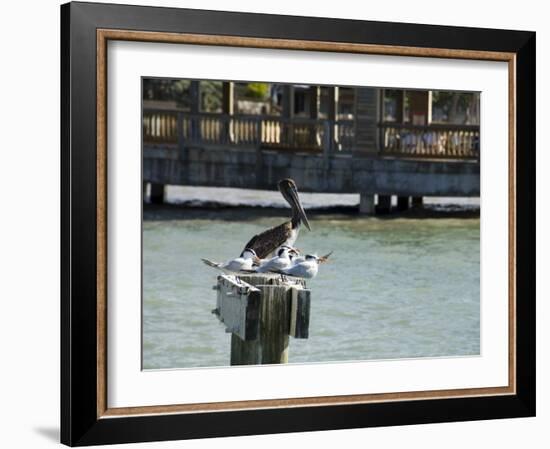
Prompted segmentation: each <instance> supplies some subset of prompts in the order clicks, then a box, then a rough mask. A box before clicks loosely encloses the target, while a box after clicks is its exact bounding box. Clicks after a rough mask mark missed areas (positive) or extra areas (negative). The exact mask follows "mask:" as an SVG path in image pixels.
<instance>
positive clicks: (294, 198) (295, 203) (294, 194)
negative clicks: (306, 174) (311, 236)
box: [288, 187, 311, 231]
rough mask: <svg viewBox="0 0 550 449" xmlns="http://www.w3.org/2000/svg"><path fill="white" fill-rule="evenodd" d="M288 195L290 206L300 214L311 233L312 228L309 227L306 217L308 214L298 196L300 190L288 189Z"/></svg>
mask: <svg viewBox="0 0 550 449" xmlns="http://www.w3.org/2000/svg"><path fill="white" fill-rule="evenodd" d="M288 193H289V196H290V204H291V206H292V208H293V209H294V210H295V211H296V212H297V213H298V215H299V217H300V220H301V221H302V222H303V223H304V225H305V227H306V228H307V229H308V231H311V226H310V225H309V221H308V219H307V217H306V212H305V211H304V208H303V207H302V202H301V201H300V197H299V196H298V190H297V189H296V187H290V188H289V189H288Z"/></svg>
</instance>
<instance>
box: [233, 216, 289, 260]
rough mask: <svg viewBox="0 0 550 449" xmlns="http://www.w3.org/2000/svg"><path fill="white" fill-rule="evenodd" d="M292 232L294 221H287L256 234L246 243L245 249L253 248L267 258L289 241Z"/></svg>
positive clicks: (263, 257) (259, 255)
mask: <svg viewBox="0 0 550 449" xmlns="http://www.w3.org/2000/svg"><path fill="white" fill-rule="evenodd" d="M291 232H292V223H291V222H290V221H287V222H286V223H283V224H281V225H279V226H275V227H273V228H271V229H268V230H267V231H264V232H262V233H261V234H258V235H255V236H254V237H252V238H251V239H250V241H249V242H248V243H247V244H246V246H245V247H244V249H247V248H249V249H253V250H254V252H255V253H256V255H257V256H258V257H259V258H260V259H265V258H266V257H267V256H269V255H270V254H271V253H272V252H273V251H275V250H276V249H277V248H278V247H279V246H281V245H282V244H283V243H285V242H286V241H287V239H288V238H289V236H290V233H291Z"/></svg>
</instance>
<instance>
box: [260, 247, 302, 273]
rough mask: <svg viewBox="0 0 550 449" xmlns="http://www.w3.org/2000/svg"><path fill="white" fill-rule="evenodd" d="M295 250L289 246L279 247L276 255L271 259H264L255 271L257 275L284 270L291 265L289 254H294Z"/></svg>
mask: <svg viewBox="0 0 550 449" xmlns="http://www.w3.org/2000/svg"><path fill="white" fill-rule="evenodd" d="M295 253H296V250H294V249H293V248H291V247H290V246H286V245H285V246H281V247H280V248H279V249H278V250H277V255H276V256H275V257H272V258H271V259H265V260H263V261H262V262H261V263H260V266H259V267H258V268H257V269H256V271H257V272H258V273H267V272H270V271H279V270H285V269H286V268H289V267H290V266H291V265H292V260H291V254H295Z"/></svg>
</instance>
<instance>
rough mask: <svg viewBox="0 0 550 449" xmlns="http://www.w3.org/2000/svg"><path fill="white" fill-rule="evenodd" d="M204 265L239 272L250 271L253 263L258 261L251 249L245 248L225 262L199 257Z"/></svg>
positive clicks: (224, 270)
mask: <svg viewBox="0 0 550 449" xmlns="http://www.w3.org/2000/svg"><path fill="white" fill-rule="evenodd" d="M201 260H202V261H203V262H204V263H205V264H206V265H208V266H209V267H212V268H217V269H218V270H220V271H223V272H224V273H228V274H231V273H239V272H241V271H251V270H252V267H253V265H254V264H255V263H259V259H258V257H257V256H256V253H255V251H254V250H253V249H249V248H247V249H245V250H244V251H243V252H242V253H241V255H240V256H239V257H237V258H235V259H231V260H228V261H227V262H221V263H218V262H212V261H211V260H208V259H201Z"/></svg>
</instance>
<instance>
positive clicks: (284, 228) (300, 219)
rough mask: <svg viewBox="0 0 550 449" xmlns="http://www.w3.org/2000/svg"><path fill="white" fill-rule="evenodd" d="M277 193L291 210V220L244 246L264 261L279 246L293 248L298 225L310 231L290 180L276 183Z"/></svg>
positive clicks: (256, 236)
mask: <svg viewBox="0 0 550 449" xmlns="http://www.w3.org/2000/svg"><path fill="white" fill-rule="evenodd" d="M278 187H279V191H280V192H281V194H282V195H283V197H284V199H285V200H287V202H288V204H290V207H291V208H292V218H291V220H290V221H287V222H285V223H283V224H281V225H279V226H275V227H273V228H271V229H268V230H267V231H264V232H262V233H261V234H258V235H255V236H254V237H252V239H251V240H250V241H249V242H248V243H247V244H246V246H245V250H246V249H251V250H254V251H255V253H256V255H257V256H258V257H259V258H260V259H265V258H266V257H268V256H269V255H272V254H274V253H275V251H277V248H279V247H280V246H283V245H286V246H290V247H292V246H294V242H295V241H296V239H297V238H298V232H299V230H300V225H301V224H302V223H304V225H305V227H306V228H307V229H308V230H310V231H311V228H310V226H309V222H308V221H307V217H306V213H305V212H304V208H303V207H302V204H301V202H300V198H299V196H298V188H297V187H296V184H295V183H294V181H293V180H292V179H283V180H281V181H279V183H278Z"/></svg>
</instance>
